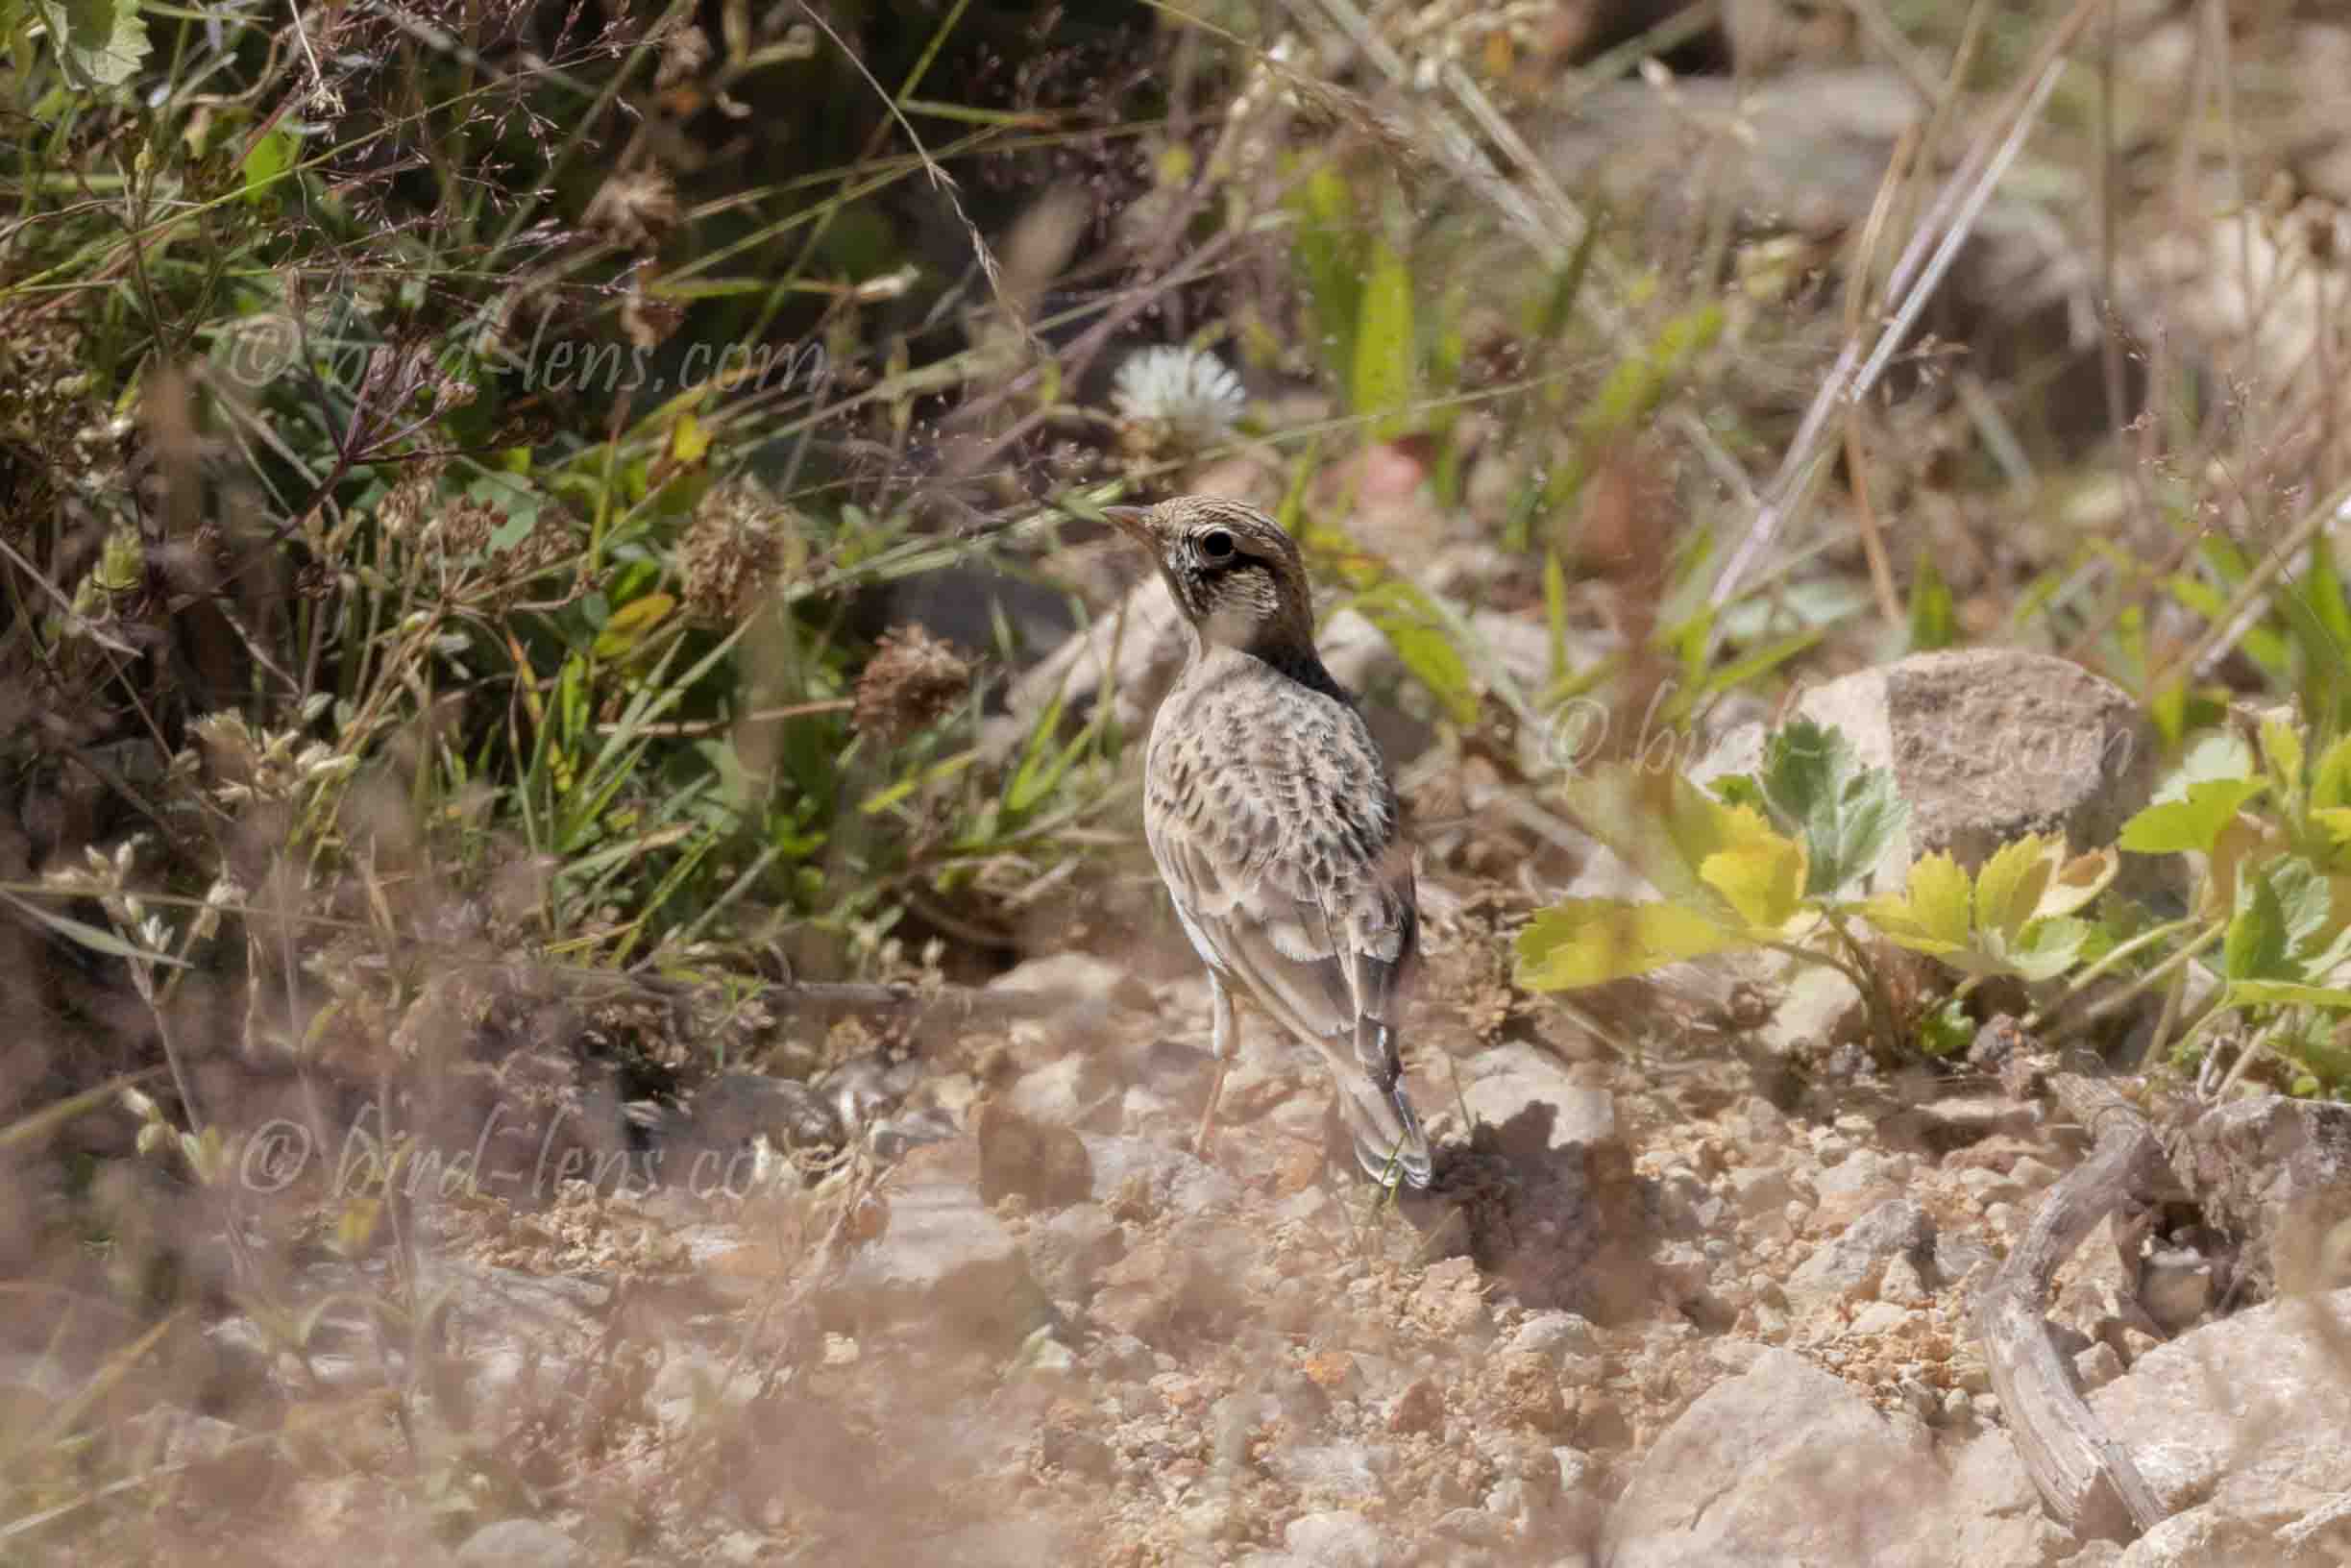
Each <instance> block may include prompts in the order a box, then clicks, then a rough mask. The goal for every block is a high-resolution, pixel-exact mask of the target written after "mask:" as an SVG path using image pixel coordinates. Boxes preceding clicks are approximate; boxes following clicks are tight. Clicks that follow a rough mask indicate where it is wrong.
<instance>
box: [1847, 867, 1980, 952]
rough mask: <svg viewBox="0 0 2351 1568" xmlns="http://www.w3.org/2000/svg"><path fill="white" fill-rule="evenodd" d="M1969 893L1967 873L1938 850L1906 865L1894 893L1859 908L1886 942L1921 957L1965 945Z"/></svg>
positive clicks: (1972, 901) (1970, 902)
mask: <svg viewBox="0 0 2351 1568" xmlns="http://www.w3.org/2000/svg"><path fill="white" fill-rule="evenodd" d="M1974 893H1975V890H1974V887H1973V884H1972V881H1971V878H1970V877H1969V875H1968V872H1967V868H1966V867H1964V866H1962V865H1960V864H1959V862H1957V861H1956V860H1953V859H1952V858H1951V857H1950V855H1949V854H1948V853H1947V851H1944V850H1940V849H1938V850H1936V851H1935V852H1934V853H1933V854H1931V855H1921V856H1920V857H1919V858H1918V859H1917V860H1915V861H1913V862H1912V863H1911V866H1910V878H1909V881H1908V883H1907V884H1906V885H1905V886H1904V888H1903V890H1902V891H1901V892H1900V893H1898V894H1882V895H1880V896H1878V897H1876V898H1873V899H1871V900H1870V901H1869V902H1868V903H1867V904H1865V905H1863V906H1862V908H1863V912H1864V918H1865V919H1868V920H1869V922H1870V924H1872V925H1873V926H1874V927H1876V928H1877V930H1878V931H1879V933H1881V934H1882V935H1883V936H1885V937H1886V939H1887V940H1888V941H1891V942H1895V943H1899V944H1901V945H1902V946H1905V947H1916V948H1918V949H1919V950H1920V951H1922V952H1938V951H1948V950H1953V949H1957V948H1960V947H1965V946H1966V945H1967V944H1968V931H1969V929H1970V926H1971V923H1972V919H1973V912H1974V904H1975V897H1974Z"/></svg>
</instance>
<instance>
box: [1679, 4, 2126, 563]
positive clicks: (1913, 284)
mask: <svg viewBox="0 0 2351 1568" xmlns="http://www.w3.org/2000/svg"><path fill="white" fill-rule="evenodd" d="M2105 3H2106V0H2076V3H2075V5H2074V7H2073V10H2072V11H2071V12H2069V13H2068V14H2067V16H2066V18H2065V19H2064V20H2063V21H2061V22H2060V23H2058V24H2057V26H2056V27H2055V28H2054V29H2053V30H2051V32H2050V34H2049V36H2048V37H2047V38H2046V39H2045V40H2043V43H2042V45H2041V48H2040V50H2039V51H2038V52H2037V53H2036V55H2035V57H2034V64H2033V67H2032V70H2031V71H2030V72H2029V73H2028V75H2027V78H2026V80H2027V81H2028V82H2029V83H2030V84H2031V85H2030V87H2029V88H2028V89H2026V90H2024V91H2023V92H2022V94H2021V96H2017V95H2012V97H2011V108H2010V111H2009V112H2008V113H2007V114H2004V115H2002V116H2000V117H1998V118H1996V120H1995V121H1994V127H1996V126H1998V125H1999V124H2001V123H2002V122H2003V121H2004V122H2006V123H2007V125H2008V130H2007V134H2006V135H2005V136H2003V137H2000V138H1999V139H1998V140H1997V141H1995V139H1994V135H1993V128H1987V130H1986V133H1985V134H1984V135H1982V136H1979V137H1978V138H1977V139H1976V142H1975V144H1974V146H1972V147H1971V148H1970V149H1969V152H1968V156H1967V158H1966V159H1964V160H1963V161H1962V162H1961V164H1960V166H1959V168H1958V169H1957V170H1956V171H1954V172H1953V173H1952V175H1951V178H1950V179H1949V180H1948V181H1947V182H1946V183H1945V184H1944V187H1943V190H1942V192H1941V194H1940V195H1938V196H1937V197H1936V199H1935V203H1934V206H1933V207H1932V208H1929V209H1928V211H1927V213H1926V215H1925V217H1923V218H1922V219H1921V220H1920V223H1919V227H1918V229H1917V231H1916V232H1915V233H1913V234H1912V235H1911V239H1910V243H1909V244H1908V245H1907V246H1906V247H1904V248H1903V251H1902V256H1901V258H1900V259H1899V260H1898V261H1897V262H1896V263H1895V266H1894V272H1893V274H1892V275H1891V276H1889V277H1888V278H1887V280H1886V297H1887V299H1888V300H1890V301H1896V302H1898V305H1897V307H1896V311H1895V316H1894V319H1893V321H1891V322H1890V323H1889V324H1888V325H1887V327H1886V329H1885V331H1883V332H1881V333H1880V334H1879V336H1878V340H1877V344H1876V347H1875V348H1874V349H1873V351H1872V353H1871V355H1870V357H1869V360H1868V361H1867V362H1866V363H1865V364H1863V365H1862V367H1861V369H1860V370H1859V371H1855V370H1854V369H1853V364H1854V361H1855V360H1857V359H1859V358H1860V355H1861V343H1860V340H1859V339H1858V338H1857V337H1849V338H1848V339H1847V340H1846V343H1845V346H1844V348H1843V349H1841V350H1840V351H1839V352H1838V354H1837V360H1836V363H1835V364H1834V365H1832V366H1831V367H1830V368H1829V372H1828V377H1827V379H1826V380H1824V381H1823V382H1822V383H1821V390H1820V391H1819V392H1818V393H1817V394H1816V395H1815V396H1814V398H1813V400H1812V405H1811V406H1810V407H1809V408H1807V409H1805V410H1804V417H1803V420H1802V421H1801V422H1800V424H1799V425H1798V427H1797V430H1796V438H1795V439H1794V440H1793V441H1792V442H1790V443H1789V446H1788V451H1787V454H1786V456H1785V457H1783V458H1782V459H1781V461H1780V465H1779V471H1778V472H1777V473H1776V474H1775V476H1774V477H1773V478H1772V482H1771V485H1770V486H1769V487H1768V488H1767V489H1766V490H1765V492H1764V502H1763V504H1762V506H1761V507H1760V508H1758V509H1757V511H1756V514H1755V520H1754V522H1753V523H1752V524H1751V525H1750V526H1749V527H1748V531H1747V537H1746V538H1745V539H1743V540H1741V541H1740V543H1739V548H1738V549H1737V551H1734V552H1733V553H1732V554H1731V557H1730V559H1729V561H1728V562H1727V563H1726V564H1725V566H1724V568H1723V575H1722V576H1720V577H1719V578H1717V579H1716V581H1715V585H1714V591H1713V593H1712V594H1711V595H1709V596H1708V602H1709V603H1711V604H1712V605H1713V606H1714V607H1716V608H1718V609H1719V608H1721V607H1722V606H1723V605H1724V604H1727V603H1728V602H1729V601H1730V600H1732V599H1733V598H1734V597H1736V595H1737V594H1738V591H1739V585H1740V584H1741V582H1743V581H1744V580H1745V579H1746V576H1747V574H1748V573H1749V571H1750V570H1751V568H1752V567H1753V565H1754V563H1755V560H1756V558H1757V557H1758V556H1760V555H1761V554H1762V553H1763V550H1764V548H1765V547H1766V546H1767V545H1769V544H1770V543H1771V540H1772V536H1773V535H1774V534H1775V532H1776V531H1777V530H1778V527H1779V525H1780V523H1781V521H1782V520H1783V519H1784V518H1785V517H1786V515H1787V514H1788V513H1789V512H1791V511H1793V510H1794V509H1795V506H1796V504H1797V502H1798V501H1799V500H1800V497H1801V494H1802V492H1803V490H1804V489H1805V487H1806V485H1807V484H1808V482H1809V481H1810V479H1811V478H1812V475H1813V473H1814V472H1815V467H1816V459H1817V458H1818V457H1819V455H1820V453H1819V450H1818V449H1819V447H1820V444H1821V440H1822V437H1823V434H1824V431H1825V430H1826V429H1827V426H1828V419H1829V415H1830V414H1831V413H1833V412H1834V411H1835V409H1836V407H1837V405H1838V404H1841V403H1844V402H1846V401H1848V400H1850V399H1858V398H1862V397H1865V396H1867V395H1868V393H1869V390H1870V388H1871V387H1872V386H1873V384H1875V382H1876V380H1877V378H1878V376H1879V375H1880V374H1882V373H1883V372H1884V370H1885V368H1886V365H1887V363H1888V362H1889V361H1890V360H1892V358H1893V357H1894V355H1895V353H1896V351H1897V350H1898V349H1899V348H1900V347H1901V345H1902V344H1903V342H1904V341H1905V340H1907V338H1908V337H1909V335H1910V329H1911V328H1912V327H1913V326H1914V325H1915V324H1916V323H1917V321H1918V317H1919V313H1920V312H1921V311H1922V310H1923V309H1924V308H1925V306H1926V302H1927V300H1928V299H1929V298H1930V297H1931V296H1932V295H1933V293H1934V290H1935V288H1936V287H1937V285H1939V284H1940V283H1941V282H1942V281H1943V276H1944V274H1945V273H1946V272H1947V271H1949V270H1950V266H1951V263H1952V261H1953V260H1955V259H1956V258H1957V257H1958V255H1959V248H1960V246H1961V245H1962V244H1963V243H1964V242H1965V241H1966V239H1967V237H1968V234H1969V233H1970V232H1971V231H1972V230H1973V228H1974V226H1975V220H1976V218H1977V217H1978V216H1979V215H1980V214H1981V213H1982V211H1983V208H1984V205H1985V204H1986V203H1987V202H1989V201H1990V200H1991V198H1992V192H1993V190H1994V189H1995V188H1996V186H1997V185H1998V184H1999V183H2000V179H2001V177H2002V176H2004V175H2005V174H2006V173H2007V171H2008V165H2009V164H2010V163H2012V162H2014V161H2015V160H2016V157H2017V155H2018V154H2019V153H2020V152H2021V151H2022V150H2023V147H2024V138H2025V136H2026V135H2028V134H2029V133H2030V131H2031V130H2032V127H2033V123H2034V121H2035V120H2036V119H2037V118H2038V116H2039V114H2040V112H2041V106H2042V105H2043V104H2044V103H2045V102H2046V101H2047V99H2048V95H2049V93H2050V92H2051V91H2052V90H2053V89H2054V88H2055V87H2056V86H2057V81H2058V78H2059V77H2060V76H2062V75H2063V74H2064V72H2065V66H2066V61H2065V58H2064V57H2065V49H2066V46H2067V45H2068V44H2069V43H2070V42H2072V40H2073V37H2074V35H2075V34H2077V33H2079V32H2080V31H2081V29H2082V27H2083V25H2084V24H2085V23H2087V22H2088V21H2089V20H2090V18H2091V17H2092V16H2093V15H2094V14H2095V13H2096V12H2097V10H2098V8H2099V7H2100V6H2102V5H2104V4H2105ZM1930 247H1931V251H1930Z"/></svg>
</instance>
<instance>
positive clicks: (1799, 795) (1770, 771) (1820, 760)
mask: <svg viewBox="0 0 2351 1568" xmlns="http://www.w3.org/2000/svg"><path fill="white" fill-rule="evenodd" d="M1759 782H1760V783H1761V784H1762V786H1763V794H1764V797H1765V798H1766V799H1767V800H1769V801H1770V802H1771V804H1772V810H1773V813H1774V815H1775V816H1776V817H1777V818H1778V819H1779V820H1780V821H1783V822H1786V823H1789V824H1791V825H1793V826H1794V827H1795V828H1796V829H1797V831H1798V833H1799V835H1800V837H1801V838H1802V840H1803V843H1804V849H1805V853H1806V857H1807V861H1808V871H1807V875H1808V878H1809V881H1808V884H1807V886H1806V887H1805V890H1804V891H1805V892H1806V893H1807V894H1814V895H1816V896H1823V897H1828V896H1834V895H1835V894H1838V893H1840V892H1842V891H1844V890H1845V889H1846V888H1848V887H1849V886H1850V885H1851V884H1853V883H1854V882H1856V881H1858V880H1860V879H1861V878H1862V877H1863V876H1866V875H1867V874H1868V873H1869V872H1870V871H1871V870H1872V869H1873V868H1874V867H1875V866H1876V864H1877V862H1878V860H1879V858H1880V857H1882V856H1883V855H1884V854H1885V852H1886V846H1887V845H1889V844H1891V843H1892V842H1893V839H1894V835H1895V833H1896V832H1897V831H1898V830H1899V829H1900V827H1901V825H1902V822H1903V820H1904V819H1905V818H1906V816H1907V815H1908V813H1909V806H1908V804H1907V803H1906V802H1904V801H1903V800H1902V798H1901V796H1899V795H1898V794H1897V793H1896V792H1895V788H1894V775H1893V774H1892V773H1890V772H1887V771H1886V770H1884V769H1882V768H1864V767H1862V766H1861V762H1860V758H1859V756H1858V754H1857V753H1856V752H1855V751H1854V750H1853V747H1852V743H1850V742H1849V741H1848V740H1847V739H1846V738H1845V736H1844V735H1843V734H1842V733H1841V732H1840V731H1838V730H1836V729H1834V728H1828V729H1824V728H1822V727H1821V726H1820V725H1819V724H1818V723H1814V722H1813V721H1812V720H1810V719H1802V718H1799V719H1795V720H1791V721H1790V722H1789V723H1786V724H1784V725H1782V726H1781V727H1780V729H1779V731H1778V732H1777V733H1776V734H1775V735H1774V736H1773V737H1772V739H1771V742H1770V744H1769V746H1768V747H1766V748H1765V751H1764V761H1763V772H1762V773H1761V774H1760V775H1759Z"/></svg>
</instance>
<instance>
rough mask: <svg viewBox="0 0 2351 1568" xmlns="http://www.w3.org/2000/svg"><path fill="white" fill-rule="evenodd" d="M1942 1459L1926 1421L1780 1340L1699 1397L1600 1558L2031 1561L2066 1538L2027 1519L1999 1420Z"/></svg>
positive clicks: (1926, 1566)
mask: <svg viewBox="0 0 2351 1568" xmlns="http://www.w3.org/2000/svg"><path fill="white" fill-rule="evenodd" d="M1990 1441H1991V1442H1992V1443H1995V1444H1996V1445H1998V1446H1997V1447H1990V1446H1985V1440H1983V1439H1979V1440H1978V1442H1977V1443H1975V1444H1971V1445H1970V1446H1969V1449H1968V1450H1967V1451H1966V1452H1964V1453H1963V1455H1962V1457H1961V1459H1960V1461H1959V1463H1958V1464H1957V1465H1955V1466H1954V1468H1953V1470H1952V1472H1951V1473H1950V1474H1948V1475H1946V1474H1945V1472H1944V1471H1943V1469H1942V1467H1941V1466H1940V1465H1938V1464H1937V1462H1936V1461H1935V1458H1934V1456H1933V1453H1932V1451H1931V1448H1930V1445H1929V1442H1928V1438H1927V1434H1926V1431H1925V1429H1924V1427H1923V1426H1922V1425H1921V1424H1920V1423H1919V1422H1918V1421H1917V1420H1915V1419H1913V1418H1911V1417H1909V1416H1906V1415H1897V1416H1892V1417H1888V1416H1883V1415H1880V1414H1879V1413H1878V1412H1877V1411H1876V1410H1875V1409H1873V1408H1872V1407H1871V1405H1870V1403H1869V1401H1868V1400H1867V1399H1866V1398H1865V1397H1863V1395H1862V1394H1861V1392H1860V1391H1859V1390H1858V1389H1856V1388H1854V1387H1852V1386H1851V1385H1850V1384H1847V1383H1845V1382H1844V1381H1843V1380H1841V1379H1839V1378H1836V1377H1832V1376H1830V1375H1829V1374H1828V1373H1825V1372H1823V1371H1821V1370H1819V1369H1818V1368H1816V1367H1813V1366H1811V1365H1809V1364H1808V1363H1806V1362H1805V1361H1804V1360H1801V1359H1800V1358H1799V1357H1796V1356H1794V1355H1791V1354H1789V1353H1788V1352H1785V1351H1778V1350H1774V1351H1767V1352H1765V1353H1764V1354H1763V1355H1761V1356H1758V1357H1757V1358H1756V1359H1755V1361H1754V1364H1753V1366H1752V1367H1751V1369H1750V1370H1749V1371H1748V1372H1747V1373H1746V1374H1745V1375H1743V1376H1741V1377H1738V1378H1735V1379H1732V1380H1730V1381H1728V1382H1727V1383H1721V1384H1716V1385H1715V1386H1714V1387H1712V1388H1710V1389H1708V1390H1707V1391H1706V1392H1705V1393H1704V1394H1702V1395H1701V1396H1700V1397H1699V1399H1698V1401H1697V1402H1696V1403H1695V1404H1693V1405H1692V1406H1691V1407H1690V1408H1689V1409H1687V1410H1685V1411H1684V1412H1682V1415H1681V1416H1680V1418H1679V1419H1678V1420H1677V1421H1676V1422H1675V1423H1674V1424H1673V1425H1672V1426H1671V1427H1669V1428H1668V1429H1667V1430H1666V1432H1665V1433H1664V1434H1663V1435H1662V1436H1661V1437H1659V1438H1658V1439H1657V1441H1656V1443H1655V1444H1654V1445H1653V1447H1652V1448H1651V1449H1650V1450H1649V1452H1648V1454H1647V1455H1645V1456H1644V1457H1643V1458H1642V1461H1641V1465H1640V1468H1639V1470H1638V1471H1637V1472H1636V1473H1635V1475H1634V1476H1633V1478H1632V1482H1631V1484H1630V1485H1629V1486H1628V1487H1627V1488H1626V1490H1625V1493H1624V1495H1623V1496H1622V1497H1621V1498H1619V1499H1618V1500H1617V1503H1616V1505H1615V1507H1612V1508H1611V1509H1610V1510H1609V1512H1608V1516H1607V1521H1606V1525H1605V1527H1604V1536H1603V1547H1602V1551H1601V1553H1600V1554H1599V1560H1601V1561H1603V1562H1605V1563H1607V1564H1608V1565H1609V1568H1724V1565H1727V1564H1734V1563H1735V1564H1750V1563H1753V1564H1767V1563H1768V1564H1781V1563H1785V1564H1796V1563H1821V1564H1830V1563H1835V1564H1844V1563H1856V1564H1858V1563H1868V1564H1870V1565H1871V1568H1948V1565H1949V1564H1952V1563H1967V1564H1969V1565H1970V1568H2041V1565H2043V1564H2048V1563H2053V1562H2055V1560H2056V1559H2057V1557H2058V1556H2062V1554H2063V1552H2064V1551H2065V1550H2069V1549H2070V1537H2069V1536H2067V1535H2066V1534H2065V1532H2064V1531H2059V1530H2057V1529H2055V1527H2053V1526H2051V1525H2049V1524H2048V1522H2047V1521H2046V1520H2045V1518H2042V1517H2040V1511H2039V1507H2038V1502H2039V1500H2038V1499H2037V1498H2035V1497H2034V1496H2033V1495H2032V1490H2031V1485H2030V1483H2029V1482H2027V1481H2025V1479H2024V1476H2023V1467H2022V1466H2021V1465H2020V1464H2019V1463H2018V1462H2017V1461H2016V1459H2015V1456H2014V1454H2013V1452H2011V1451H2010V1447H2009V1439H2008V1436H2007V1434H2006V1433H1992V1434H1990Z"/></svg>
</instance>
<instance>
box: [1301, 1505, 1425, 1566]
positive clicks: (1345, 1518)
mask: <svg viewBox="0 0 2351 1568" xmlns="http://www.w3.org/2000/svg"><path fill="white" fill-rule="evenodd" d="M1282 1544H1283V1545H1284V1546H1286V1547H1287V1548H1288V1549H1289V1555H1290V1556H1292V1557H1294V1558H1295V1559H1297V1561H1298V1562H1299V1563H1301V1564H1311V1565H1312V1568H1388V1565H1389V1564H1390V1563H1392V1562H1395V1561H1396V1560H1397V1556H1396V1554H1395V1552H1394V1550H1393V1549H1392V1548H1391V1547H1390V1545H1389V1544H1388V1537H1387V1533H1386V1531H1383V1530H1381V1529H1380V1528H1379V1527H1378V1526H1377V1525H1374V1524H1373V1523H1372V1522H1371V1521H1370V1520H1368V1519H1366V1518H1364V1517H1363V1516H1362V1515H1361V1514H1359V1513H1335V1512H1334V1513H1308V1514H1301V1515H1299V1516H1298V1517H1297V1518H1295V1519H1293V1520H1291V1521H1290V1522H1289V1528H1288V1529H1286V1530H1285V1531H1283V1532H1282Z"/></svg>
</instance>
